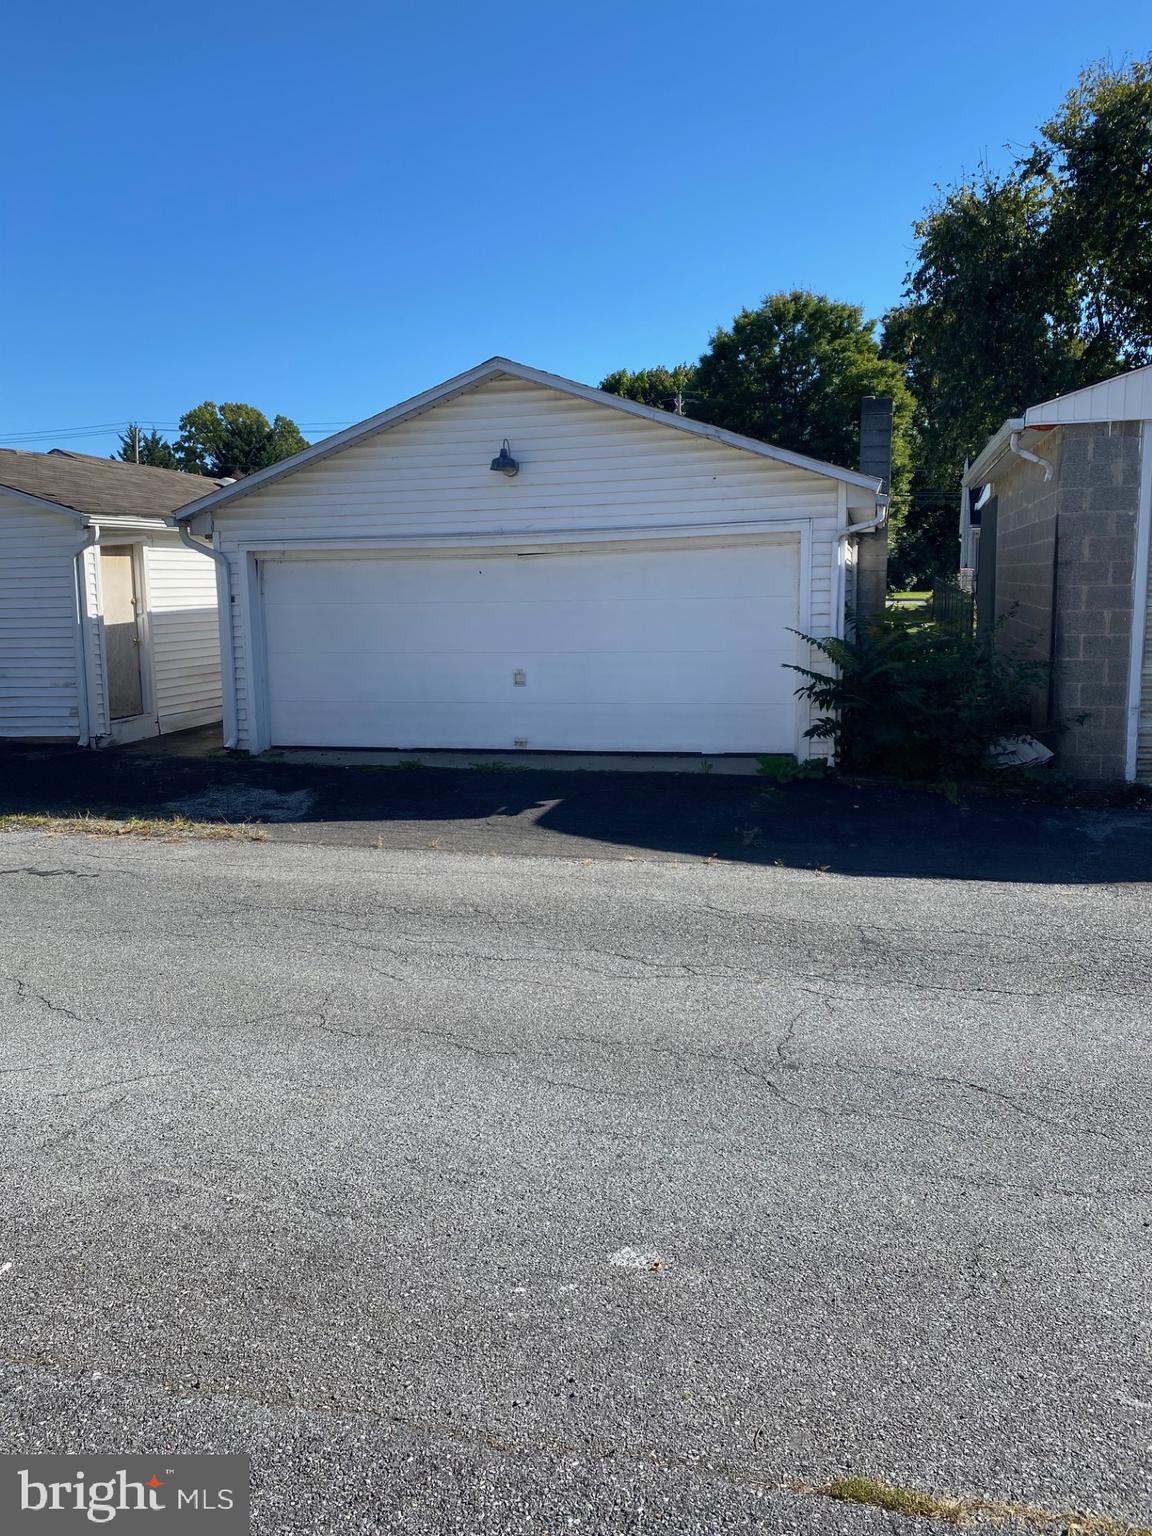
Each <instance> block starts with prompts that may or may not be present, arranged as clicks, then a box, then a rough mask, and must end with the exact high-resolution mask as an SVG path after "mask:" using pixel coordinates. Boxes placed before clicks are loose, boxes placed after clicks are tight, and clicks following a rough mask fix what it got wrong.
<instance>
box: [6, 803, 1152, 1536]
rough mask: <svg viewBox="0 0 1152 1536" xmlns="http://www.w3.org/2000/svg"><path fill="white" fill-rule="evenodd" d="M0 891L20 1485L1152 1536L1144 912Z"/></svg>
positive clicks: (483, 1522) (939, 902) (303, 858)
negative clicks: (1008, 1517) (222, 1458)
mask: <svg viewBox="0 0 1152 1536" xmlns="http://www.w3.org/2000/svg"><path fill="white" fill-rule="evenodd" d="M0 851H2V854H3V857H2V858H0V863H2V864H3V865H4V870H3V874H2V876H0V912H2V919H0V920H2V932H3V934H4V941H3V960H2V963H0V976H2V979H0V1023H2V1027H3V1036H2V1038H3V1041H4V1050H3V1059H2V1061H0V1104H2V1107H3V1111H4V1114H5V1117H6V1134H5V1137H4V1142H3V1162H4V1168H3V1174H2V1186H0V1187H2V1189H3V1201H2V1205H3V1210H2V1228H0V1357H2V1358H0V1369H2V1376H0V1383H2V1389H0V1441H2V1443H3V1447H4V1449H7V1450H15V1449H20V1450H27V1451H73V1452H84V1451H90V1452H94V1451H98V1450H104V1449H107V1450H112V1451H132V1450H141V1451H149V1452H153V1451H159V1450H165V1449H167V1450H172V1451H180V1452H188V1451H199V1450H220V1451H231V1450H242V1451H246V1452H248V1453H249V1454H250V1455H251V1456H252V1461H253V1469H254V1529H255V1530H256V1531H257V1532H259V1533H261V1536H270V1533H281V1532H283V1533H289V1532H291V1533H294V1536H295V1533H333V1536H335V1533H341V1536H345V1533H359V1532H376V1531H404V1532H416V1533H420V1532H444V1533H480V1532H483V1533H488V1532H491V1533H505V1532H507V1533H519V1532H525V1533H528V1532H531V1533H536V1532H571V1531H576V1532H579V1533H582V1536H587V1533H593V1536H601V1533H604V1536H608V1533H613V1536H614V1533H636V1536H648V1533H652V1532H677V1533H690V1532H699V1533H717V1532H728V1531H762V1532H771V1533H776V1532H780V1533H785V1532H817V1533H823V1532H827V1533H832V1532H851V1533H855V1532H860V1533H868V1532H877V1531H887V1530H893V1531H896V1530H898V1531H906V1530H907V1531H909V1532H913V1531H915V1530H916V1529H917V1528H921V1527H922V1528H923V1529H925V1530H927V1529H930V1528H931V1527H930V1526H929V1525H927V1524H926V1523H925V1522H920V1521H914V1520H913V1521H910V1520H906V1519H904V1518H902V1517H900V1516H896V1515H888V1514H884V1513H882V1512H879V1511H874V1510H868V1509H856V1508H853V1507H850V1506H846V1505H842V1504H837V1503H834V1502H833V1501H831V1500H829V1499H827V1498H823V1497H821V1496H819V1495H814V1494H812V1493H808V1492H803V1491H797V1490H798V1489H799V1488H801V1487H803V1486H811V1485H814V1484H819V1483H820V1482H821V1481H823V1480H825V1479H827V1478H828V1477H831V1476H836V1475H841V1474H845V1473H861V1474H868V1475H871V1476H874V1477H878V1478H882V1479H885V1480H887V1481H891V1482H898V1483H905V1484H909V1485H912V1486H914V1487H917V1488H921V1489H926V1490H932V1491H935V1492H938V1493H973V1494H983V1495H986V1496H991V1497H996V1498H1005V1499H1019V1500H1025V1501H1027V1502H1029V1503H1032V1504H1036V1505H1041V1506H1044V1507H1046V1508H1049V1509H1055V1510H1064V1509H1070V1508H1074V1509H1085V1508H1092V1509H1096V1510H1100V1511H1103V1512H1106V1513H1109V1514H1112V1515H1114V1516H1116V1517H1121V1518H1128V1519H1131V1520H1139V1521H1141V1522H1147V1521H1148V1520H1149V1516H1150V1514H1152V1446H1150V1442H1152V1358H1150V1355H1149V1347H1148V1346H1149V1337H1148V1335H1149V1302H1148V1297H1149V1278H1150V1268H1149V1244H1150V1241H1152V1147H1150V1140H1149V1138H1150V1135H1152V1050H1150V1046H1152V1039H1150V1035H1152V1022H1150V1015H1149V1008H1148V999H1149V994H1150V989H1152V945H1150V937H1149V936H1150V933H1152V922H1150V917H1152V906H1150V897H1149V891H1148V887H1146V886H1145V885H1143V884H1140V883H1137V882H1134V881H1133V882H1129V883H1124V884H1108V883H1103V879H1102V874H1103V870H1102V867H1101V871H1100V883H1088V882H1085V883H1080V884H1061V883H1057V882H1050V883H1037V884H1031V885H1030V884H1024V883H1012V882H1009V881H1003V880H999V881H998V880H984V881H977V880H968V879H951V880H945V879H932V878H920V879H913V878H904V877H895V878H882V877H879V876H870V875H857V876H848V875H843V874H837V873H820V872H818V871H815V870H805V869H802V868H785V867H774V866H770V867H756V866H752V865H747V864H735V863H725V862H706V861H701V860H699V859H687V858H686V859H683V860H679V861H677V860H675V859H669V858H667V857H662V858H660V859H640V858H638V859H635V860H632V861H629V860H627V859H619V858H617V859H613V860H609V859H595V858H587V859H582V858H575V857H573V858H549V857H546V856H544V855H543V854H541V853H539V852H535V853H534V855H533V856H532V857H531V858H518V857H514V856H504V855H500V856H486V855H484V854H481V853H460V852H445V851H442V850H425V851H420V850H417V849H407V850H405V849H382V850H378V849H373V848H368V847H356V848H348V847H330V846H315V845H309V846H303V845H300V844H298V843H295V842H283V841H282V842H269V843H266V844H259V843H256V844H247V843H218V842H196V841H191V842H186V843H178V844H170V845H169V844H155V843H133V842H131V841H130V840H128V839H121V840H117V841H114V842H108V841H102V840H100V839H97V838H86V837H75V836H58V837H47V836H44V835H42V834H38V833H36V834H34V833H23V832H21V833H9V834H7V835H5V837H4V838H3V841H2V846H0ZM629 1250H631V1252H629ZM639 1255H658V1256H659V1262H658V1266H657V1265H656V1261H655V1260H652V1259H649V1260H647V1261H641V1262H639V1263H638V1262H637V1261H636V1259H637V1256H639ZM614 1258H615V1260H616V1261H615V1262H614Z"/></svg>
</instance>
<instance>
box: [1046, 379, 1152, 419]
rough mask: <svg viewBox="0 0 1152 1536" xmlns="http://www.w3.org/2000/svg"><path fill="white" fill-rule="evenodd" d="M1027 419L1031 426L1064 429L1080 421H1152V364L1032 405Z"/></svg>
mask: <svg viewBox="0 0 1152 1536" xmlns="http://www.w3.org/2000/svg"><path fill="white" fill-rule="evenodd" d="M1024 420H1025V422H1026V423H1027V424H1028V426H1030V427H1046V426H1064V425H1067V424H1069V423H1071V422H1077V421H1149V420H1152V364H1149V365H1147V366H1146V367H1144V368H1133V369H1131V370H1130V371H1129V372H1128V373H1121V374H1117V376H1116V377H1115V378H1114V379H1104V380H1103V381H1102V382H1101V383H1099V384H1089V385H1088V386H1087V387H1086V388H1084V389H1075V390H1073V391H1072V392H1071V393H1070V394H1067V395H1059V396H1057V398H1056V399H1055V400H1045V401H1044V402H1043V403H1042V404H1040V405H1032V406H1029V408H1028V409H1027V411H1025V413H1024Z"/></svg>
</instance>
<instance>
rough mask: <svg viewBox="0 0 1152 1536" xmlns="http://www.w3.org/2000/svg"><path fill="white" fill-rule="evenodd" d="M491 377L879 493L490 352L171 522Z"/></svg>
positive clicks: (854, 474)
mask: <svg viewBox="0 0 1152 1536" xmlns="http://www.w3.org/2000/svg"><path fill="white" fill-rule="evenodd" d="M495 378H511V379H522V380H524V382H525V383H528V384H539V385H541V386H542V387H544V388H546V389H555V390H558V391H559V392H560V393H562V394H566V395H573V396H575V397H576V398H577V399H580V400H587V401H589V402H590V403H592V404H594V405H606V406H609V407H610V408H611V409H612V410H616V411H623V412H624V413H625V414H627V415H630V416H638V417H640V418H641V419H642V420H644V421H652V422H656V423H657V424H658V425H659V426H662V427H667V428H669V429H670V430H672V431H676V432H688V433H691V434H692V435H693V436H695V437H705V438H709V439H710V440H711V441H712V442H716V443H720V444H722V445H723V446H724V447H727V448H738V449H741V450H742V451H743V452H745V453H754V454H757V455H758V456H759V457H761V458H765V459H772V460H775V461H776V462H777V463H780V464H790V465H792V466H793V467H794V468H796V469H802V470H807V471H808V472H809V473H810V474H815V475H822V476H824V477H825V478H827V479H832V480H838V481H842V482H844V483H845V484H846V485H851V486H855V487H858V488H860V489H862V490H864V491H867V492H869V493H870V494H871V495H872V496H873V497H875V496H877V495H879V493H880V481H879V480H877V479H876V478H875V477H874V476H872V475H862V474H860V472H859V471H858V470H854V469H841V468H839V466H837V465H835V464H825V463H824V462H823V461H822V460H820V459H811V458H808V457H807V456H806V455H805V454H802V453H793V452H791V450H790V449H787V448H774V447H773V446H772V445H771V444H770V443H762V442H759V441H758V440H757V439H756V438H753V437H742V436H741V435H740V434H739V433H737V432H727V431H725V430H724V428H723V427H714V426H711V425H710V424H709V423H708V422H705V421H693V420H692V419H691V418H690V417H687V416H673V415H672V414H671V413H670V412H668V411H661V410H657V409H656V407H655V406H651V405H641V404H640V402H639V401H637V400H625V399H624V398H623V397H622V396H620V395H609V394H606V393H605V391H604V390H602V389H593V388H592V387H591V386H590V385H588V384H578V383H577V382H576V381H575V380H574V379H564V378H561V377H560V376H559V375H558V374H554V373H544V372H542V371H541V370H540V369H538V368H529V367H527V366H525V364H523V363H514V362H512V361H511V360H510V359H509V358H506V357H493V358H489V359H488V361H487V362H485V363H480V364H479V366H478V367H476V368H470V369H469V370H468V371H467V372H466V373H459V374H457V375H456V376H455V378H451V379H447V380H445V382H444V383H443V384H437V385H436V386H435V387H434V388H432V389H426V390H424V392H423V393H422V394H419V395H413V397H412V398H411V399H410V400H404V401H401V402H400V404H399V405H394V406H391V407H390V408H389V409H388V410H386V411H381V412H380V413H379V415H376V416H369V417H368V418H367V420H365V421H361V422H357V423H356V425H355V426H351V427H346V428H345V429H344V431H343V432H335V433H333V434H332V436H331V437H325V438H322V439H321V440H320V442H318V443H312V444H310V446H309V447H307V448H303V449H301V450H300V452H299V453H294V454H293V455H292V457H291V458H288V459H281V460H280V462H279V463H278V464H270V465H269V466H268V467H267V468H266V469H259V470H257V471H256V472H255V474H252V475H246V476H245V478H244V479H243V480H237V481H236V482H235V483H234V484H232V485H226V486H222V487H221V488H220V489H219V490H217V491H213V492H211V493H210V494H209V495H207V496H202V497H201V498H200V500H199V501H194V502H191V503H189V505H188V506H186V507H183V508H181V510H180V511H179V512H176V513H174V514H173V523H174V524H175V523H184V522H188V521H189V520H190V519H192V518H195V517H199V516H201V515H202V514H204V513H207V512H211V511H213V510H214V509H215V508H216V507H218V506H220V505H222V504H223V503H225V502H229V501H236V500H238V499H239V498H240V497H241V496H247V495H250V494H251V492H253V491H255V490H259V489H260V487H261V486H265V485H268V484H269V483H270V482H272V481H275V480H281V479H283V478H284V477H285V476H287V475H291V474H294V473H295V472H296V471H297V470H298V469H303V468H304V467H305V465H308V464H315V463H317V462H319V461H320V460H321V459H326V458H330V457H331V456H332V455H333V454H336V453H340V452H341V451H342V450H343V449H345V448H351V447H353V446H354V445H355V444H357V443H361V442H364V441H365V440H366V439H367V438H370V437H373V436H375V434H376V433H378V432H384V431H386V430H387V429H388V428H389V427H395V426H399V425H400V423H401V422H405V421H410V420H411V419H412V418H413V417H414V416H419V415H422V414H423V412H425V411H428V410H431V409H432V407H433V406H436V405H440V404H442V403H443V402H444V401H446V400H452V399H454V398H455V397H456V396H458V395H462V394H464V393H466V392H467V391H468V390H470V389H475V388H476V387H477V386H478V385H480V384H484V383H486V382H487V381H488V380H489V379H495Z"/></svg>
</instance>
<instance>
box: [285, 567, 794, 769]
mask: <svg viewBox="0 0 1152 1536" xmlns="http://www.w3.org/2000/svg"><path fill="white" fill-rule="evenodd" d="M799 548H800V541H799V538H797V537H791V538H779V539H768V540H761V541H757V542H755V543H745V544H742V545H739V546H737V547H732V546H720V547H717V546H716V545H715V544H705V543H703V542H701V541H699V540H685V541H684V542H683V547H681V548H677V549H671V550H670V549H657V550H654V549H645V548H638V549H628V550H624V549H621V548H619V547H614V548H611V549H607V550H605V549H597V548H595V547H590V548H588V549H585V550H582V551H580V552H570V553H565V554H544V555H532V556H524V555H519V556H518V555H516V554H515V553H507V554H504V553H500V554H489V555H479V554H478V555H474V556H470V557H465V558H459V557H456V556H451V557H442V558H430V557H428V556H424V557H408V558H403V557H391V558H376V559H373V558H370V557H369V558H361V559H358V560H355V561H351V560H334V559H296V560H292V559H289V560H268V561H263V562H261V587H262V593H261V603H262V607H263V612H264V624H265V636H266V654H267V668H268V709H269V727H270V734H271V739H272V742H273V743H274V744H276V745H281V746H292V745H297V746H301V745H310V746H347V747H369V746H394V747H462V748H481V747H489V748H498V749H509V750H512V749H515V748H516V747H517V746H518V745H519V746H526V747H527V748H528V749H529V750H531V749H534V748H539V749H544V750H576V751H654V752H655V751H684V752H791V751H794V750H795V747H796V736H797V706H796V701H795V699H794V697H793V694H794V690H795V687H796V682H797V679H796V677H795V674H793V673H791V672H789V671H787V670H786V669H785V666H784V663H785V662H788V661H794V660H796V659H797V657H798V646H797V642H796V639H795V637H794V635H792V634H791V633H790V630H791V629H792V628H793V627H794V626H795V625H796V623H797V621H798V617H799V564H800V561H799Z"/></svg>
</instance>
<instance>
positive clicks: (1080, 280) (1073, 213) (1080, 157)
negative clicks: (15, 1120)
mask: <svg viewBox="0 0 1152 1536" xmlns="http://www.w3.org/2000/svg"><path fill="white" fill-rule="evenodd" d="M1041 135H1042V137H1041V139H1040V140H1039V142H1038V143H1037V144H1036V145H1034V146H1033V150H1032V153H1031V155H1030V156H1029V157H1028V158H1027V160H1026V161H1025V162H1024V168H1025V169H1026V171H1027V172H1028V174H1030V175H1032V176H1034V177H1035V178H1037V179H1038V180H1039V179H1043V180H1046V181H1047V182H1048V184H1049V185H1050V187H1051V215H1050V220H1049V226H1048V230H1047V238H1048V245H1049V247H1050V250H1051V258H1052V260H1053V262H1054V263H1056V264H1058V265H1059V266H1060V267H1062V268H1063V270H1064V271H1065V273H1066V274H1067V277H1068V279H1069V280H1070V282H1071V283H1072V285H1073V287H1074V291H1075V294H1076V298H1077V301H1078V303H1079V306H1080V331H1081V336H1082V339H1083V342H1084V348H1085V355H1086V359H1087V364H1088V368H1089V371H1090V372H1093V373H1095V372H1097V371H1098V368H1099V367H1107V368H1111V367H1112V366H1113V364H1114V363H1115V360H1116V359H1117V358H1119V359H1122V361H1123V363H1124V364H1125V365H1126V366H1128V367H1135V366H1137V365H1139V364H1141V363H1145V362H1148V361H1150V360H1152V55H1149V57H1148V58H1147V59H1144V60H1141V61H1137V62H1135V63H1133V64H1130V65H1128V66H1127V67H1125V68H1122V69H1115V68H1112V67H1110V66H1108V65H1104V64H1096V65H1093V66H1092V67H1091V68H1090V69H1087V70H1085V71H1084V72H1083V73H1082V74H1081V76H1080V79H1079V82H1078V83H1077V85H1076V86H1075V87H1074V88H1073V89H1072V90H1071V91H1069V93H1068V95H1067V96H1066V97H1065V99H1064V102H1063V104H1062V105H1061V107H1060V110H1059V111H1058V112H1057V113H1056V114H1055V116H1054V117H1053V118H1052V119H1051V120H1050V121H1049V122H1047V123H1045V124H1044V125H1043V127H1042V128H1041Z"/></svg>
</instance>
